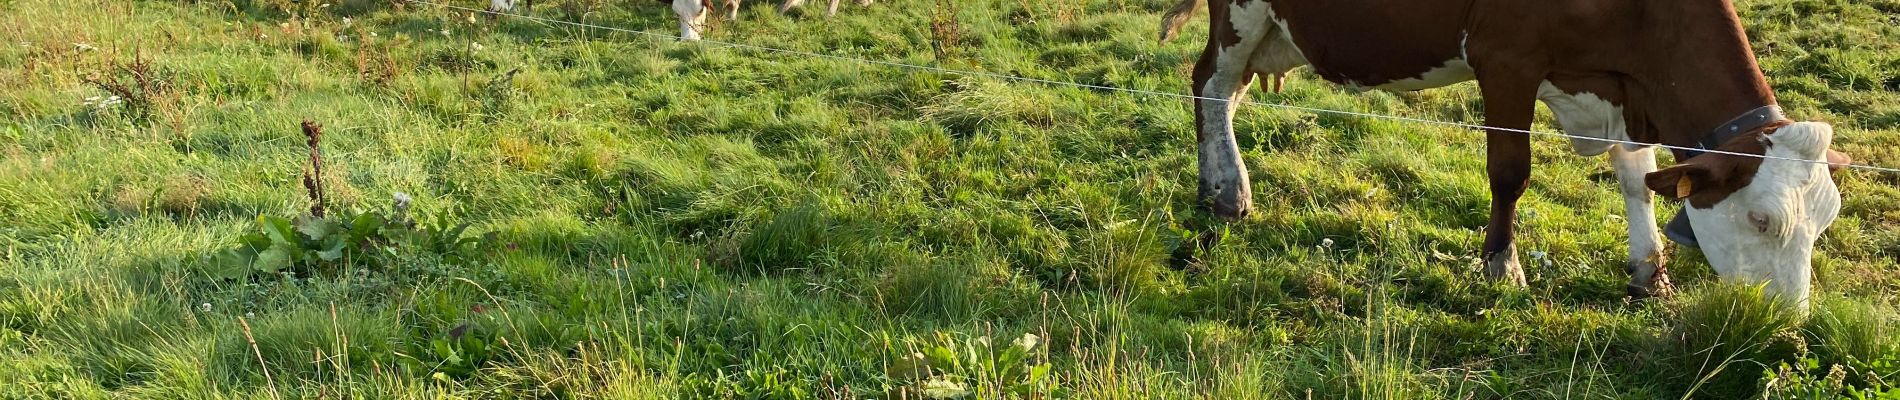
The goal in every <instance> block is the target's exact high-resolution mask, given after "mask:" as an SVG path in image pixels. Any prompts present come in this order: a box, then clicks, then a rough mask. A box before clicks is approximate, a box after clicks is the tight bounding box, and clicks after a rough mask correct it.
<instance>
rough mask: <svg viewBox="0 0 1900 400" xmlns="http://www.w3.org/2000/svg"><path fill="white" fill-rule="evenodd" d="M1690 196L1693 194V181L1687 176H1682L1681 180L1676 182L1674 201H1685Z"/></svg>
mask: <svg viewBox="0 0 1900 400" xmlns="http://www.w3.org/2000/svg"><path fill="white" fill-rule="evenodd" d="M1691 194H1695V180H1692V179H1689V176H1688V175H1683V176H1682V178H1681V179H1678V180H1676V199H1677V200H1681V199H1686V198H1689V195H1691Z"/></svg>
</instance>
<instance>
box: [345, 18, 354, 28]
mask: <svg viewBox="0 0 1900 400" xmlns="http://www.w3.org/2000/svg"><path fill="white" fill-rule="evenodd" d="M354 23H356V20H354V19H350V17H343V27H344V28H348V27H350V25H351V24H354Z"/></svg>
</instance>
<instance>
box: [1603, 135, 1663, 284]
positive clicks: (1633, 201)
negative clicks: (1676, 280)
mask: <svg viewBox="0 0 1900 400" xmlns="http://www.w3.org/2000/svg"><path fill="white" fill-rule="evenodd" d="M1610 167H1611V168H1612V169H1614V170H1616V181H1617V186H1619V187H1620V188H1621V190H1622V191H1623V215H1624V216H1625V218H1624V219H1626V220H1628V221H1629V234H1630V258H1629V264H1628V267H1627V271H1628V272H1629V274H1630V283H1629V295H1630V297H1635V298H1645V297H1650V296H1655V295H1659V294H1664V293H1668V292H1669V290H1670V284H1669V271H1668V270H1667V268H1666V267H1665V266H1664V265H1665V264H1666V263H1667V258H1666V257H1664V256H1663V248H1662V235H1661V234H1659V233H1657V231H1656V205H1655V204H1654V203H1653V202H1652V201H1653V200H1654V198H1655V195H1654V194H1652V193H1651V192H1650V191H1649V187H1648V186H1644V183H1643V177H1644V176H1646V175H1649V173H1651V172H1656V149H1655V148H1654V147H1647V146H1645V147H1641V148H1637V149H1634V150H1631V149H1628V146H1625V145H1620V144H1619V145H1615V146H1610Z"/></svg>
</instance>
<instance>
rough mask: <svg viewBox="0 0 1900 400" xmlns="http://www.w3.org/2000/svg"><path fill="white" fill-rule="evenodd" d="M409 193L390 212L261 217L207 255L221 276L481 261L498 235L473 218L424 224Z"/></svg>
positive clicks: (440, 219)
mask: <svg viewBox="0 0 1900 400" xmlns="http://www.w3.org/2000/svg"><path fill="white" fill-rule="evenodd" d="M407 198H408V197H407V196H403V195H400V194H398V201H397V203H396V205H395V206H394V207H392V208H391V209H390V210H389V211H387V212H374V211H370V212H344V213H340V214H339V215H335V216H333V217H330V218H317V217H309V216H305V217H299V218H297V219H294V220H293V219H289V218H282V217H273V216H259V217H258V218H257V226H256V229H255V230H253V231H251V232H247V233H245V234H244V235H243V236H240V237H239V238H238V246H237V247H235V248H231V249H226V250H224V251H223V252H220V253H218V254H215V255H213V256H211V257H210V260H207V262H206V264H207V265H209V266H210V268H209V273H210V274H211V275H212V277H214V278H217V279H241V278H247V277H253V276H258V275H271V274H295V275H306V274H311V273H323V272H331V271H334V270H335V269H337V267H340V266H344V265H350V263H360V264H362V265H367V266H370V267H388V266H390V265H392V264H394V263H397V262H402V261H405V260H409V259H412V258H414V255H416V254H420V255H428V256H435V257H439V258H440V261H441V264H445V265H452V266H462V265H468V264H471V263H474V262H476V261H479V260H480V256H481V254H482V252H483V251H484V249H487V248H489V247H490V245H491V244H492V243H493V242H494V234H493V233H490V234H486V235H470V234H468V228H469V226H470V225H469V224H468V223H456V222H454V221H452V220H450V219H449V218H447V217H442V216H438V217H436V218H434V219H433V220H432V221H430V222H426V223H418V222H417V221H415V220H413V219H411V218H410V217H409V216H408V213H407V211H408V201H407Z"/></svg>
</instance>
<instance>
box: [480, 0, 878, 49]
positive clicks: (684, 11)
mask: <svg viewBox="0 0 1900 400" xmlns="http://www.w3.org/2000/svg"><path fill="white" fill-rule="evenodd" d="M658 1H659V2H660V4H666V5H670V6H672V7H673V14H674V15H677V16H678V17H679V21H680V40H699V37H700V33H701V32H702V31H705V30H706V15H707V14H711V13H712V11H714V10H713V1H712V0H658ZM872 1H874V0H857V2H858V5H860V6H869V5H871V2H872ZM517 2H518V3H521V4H522V8H529V7H533V6H534V2H533V0H489V1H488V11H492V12H498V13H499V12H509V11H513V10H514V8H515V3H517ZM739 2H740V0H725V6H726V9H725V12H726V20H727V21H736V20H738V19H739V5H740V3H739ZM840 2H842V0H831V5H830V6H828V7H826V9H825V15H826V16H835V15H838V3H840ZM804 4H805V0H785V2H784V3H782V4H779V7H778V11H779V12H781V13H783V12H787V11H791V10H792V9H794V8H798V6H800V5H804Z"/></svg>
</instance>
